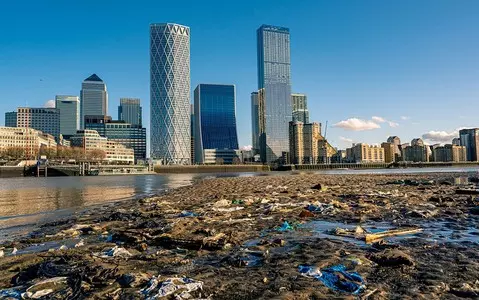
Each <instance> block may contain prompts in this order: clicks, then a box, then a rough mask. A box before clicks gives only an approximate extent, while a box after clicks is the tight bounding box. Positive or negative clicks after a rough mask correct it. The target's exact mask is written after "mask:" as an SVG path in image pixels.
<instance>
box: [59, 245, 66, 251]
mask: <svg viewBox="0 0 479 300" xmlns="http://www.w3.org/2000/svg"><path fill="white" fill-rule="evenodd" d="M58 250H60V251H61V250H68V247H67V246H65V245H61V246H60V248H58Z"/></svg>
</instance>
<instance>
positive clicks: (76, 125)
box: [55, 95, 80, 139]
mask: <svg viewBox="0 0 479 300" xmlns="http://www.w3.org/2000/svg"><path fill="white" fill-rule="evenodd" d="M55 108H56V109H58V110H59V111H60V133H61V134H62V135H63V137H64V138H66V139H68V138H69V137H70V136H72V135H74V134H76V132H77V130H78V129H80V99H79V98H78V97H77V96H63V95H57V96H55Z"/></svg>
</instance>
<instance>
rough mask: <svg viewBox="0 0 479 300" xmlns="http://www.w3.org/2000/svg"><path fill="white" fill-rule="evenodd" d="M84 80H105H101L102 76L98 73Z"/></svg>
mask: <svg viewBox="0 0 479 300" xmlns="http://www.w3.org/2000/svg"><path fill="white" fill-rule="evenodd" d="M84 81H98V82H103V80H101V78H100V77H98V75H96V74H93V75H91V76H90V77H88V78H87V79H85V80H84Z"/></svg>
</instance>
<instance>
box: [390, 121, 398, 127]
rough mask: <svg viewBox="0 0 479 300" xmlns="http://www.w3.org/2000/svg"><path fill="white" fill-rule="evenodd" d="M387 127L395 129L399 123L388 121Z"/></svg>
mask: <svg viewBox="0 0 479 300" xmlns="http://www.w3.org/2000/svg"><path fill="white" fill-rule="evenodd" d="M388 124H389V127H393V128H396V127H398V126H399V123H396V122H391V121H388Z"/></svg>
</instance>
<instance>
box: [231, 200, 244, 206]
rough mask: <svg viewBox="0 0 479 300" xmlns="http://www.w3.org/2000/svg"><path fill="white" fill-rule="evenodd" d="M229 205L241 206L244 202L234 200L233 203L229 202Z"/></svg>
mask: <svg viewBox="0 0 479 300" xmlns="http://www.w3.org/2000/svg"><path fill="white" fill-rule="evenodd" d="M231 204H236V205H243V204H244V201H243V200H238V199H234V200H233V201H231Z"/></svg>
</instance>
